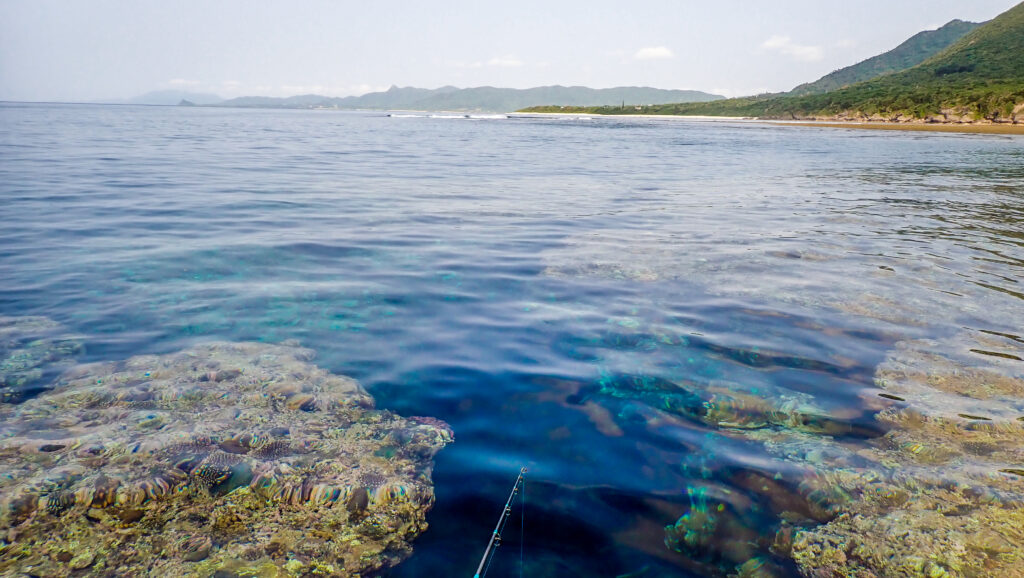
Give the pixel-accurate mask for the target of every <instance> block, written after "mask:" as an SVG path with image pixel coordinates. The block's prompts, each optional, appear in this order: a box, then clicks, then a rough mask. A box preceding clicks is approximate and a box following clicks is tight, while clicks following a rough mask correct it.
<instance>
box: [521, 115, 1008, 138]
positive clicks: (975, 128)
mask: <svg viewBox="0 0 1024 578" xmlns="http://www.w3.org/2000/svg"><path fill="white" fill-rule="evenodd" d="M508 114H509V116H510V117H513V116H515V117H545V116H554V117H585V118H656V119H667V120H689V121H710V122H744V123H751V124H768V125H774V126H803V127H818V128H848V129H865V130H895V131H918V132H946V133H966V134H1003V135H1024V124H1001V123H972V124H961V123H952V122H932V123H924V122H920V123H914V122H881V121H871V122H864V121H854V120H849V121H843V120H776V119H768V118H757V117H750V116H698V115H681V114H597V113H595V114H588V113H582V112H563V113H558V112H512V113H508Z"/></svg>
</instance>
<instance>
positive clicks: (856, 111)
mask: <svg viewBox="0 0 1024 578" xmlns="http://www.w3.org/2000/svg"><path fill="white" fill-rule="evenodd" d="M1022 103H1024V3H1021V4H1018V5H1017V6H1015V7H1013V8H1011V9H1010V10H1008V11H1006V12H1004V13H1003V14H1000V15H999V16H998V17H996V18H995V19H993V20H991V21H989V22H987V23H985V24H983V25H981V26H979V27H978V28H976V29H974V30H973V31H971V32H969V33H968V34H967V35H965V36H964V37H963V38H961V39H960V40H958V41H957V42H955V43H953V44H952V45H951V46H949V47H948V48H946V49H945V50H943V51H941V52H940V53H938V54H936V55H935V56H933V57H931V58H929V59H928V60H925V61H924V62H922V63H921V64H919V65H917V66H915V67H913V68H910V69H908V70H905V71H902V72H897V73H893V74H888V75H885V76H882V77H879V78H875V79H872V80H868V81H865V82H860V83H857V84H854V85H852V86H848V87H846V88H842V89H839V90H833V91H830V92H826V93H823V94H811V95H803V96H779V95H765V96H760V97H749V98H736V99H728V100H720V101H717V102H708V103H690V104H669V105H662V106H652V107H644V108H643V109H642V110H635V109H633V108H630V107H626V108H625V109H624V110H623V109H620V107H603V108H589V109H574V110H576V111H580V112H589V113H596V114H602V113H604V114H621V113H626V114H630V113H640V112H642V113H643V114H677V115H710V116H756V117H762V118H777V119H791V118H822V117H840V118H842V117H847V118H865V117H868V118H876V119H879V120H881V119H890V118H898V119H902V120H907V119H912V118H917V119H925V118H929V117H931V118H933V119H935V120H944V119H945V120H960V119H963V118H965V117H966V118H969V119H974V120H982V119H987V120H1004V119H1007V118H1009V117H1010V116H1011V115H1013V114H1014V109H1015V108H1016V107H1017V106H1018V105H1021V104H1022ZM555 109H556V110H560V111H562V112H565V110H562V109H558V107H555ZM530 110H533V111H551V110H552V108H551V107H547V108H545V109H530ZM1018 118H1020V119H1022V120H1024V114H1020V111H1018Z"/></svg>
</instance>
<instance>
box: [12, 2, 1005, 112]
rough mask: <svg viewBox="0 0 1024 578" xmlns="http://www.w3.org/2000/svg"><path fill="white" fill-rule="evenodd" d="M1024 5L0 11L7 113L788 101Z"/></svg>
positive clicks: (346, 5) (211, 6) (107, 6)
mask: <svg viewBox="0 0 1024 578" xmlns="http://www.w3.org/2000/svg"><path fill="white" fill-rule="evenodd" d="M1014 4H1016V2H1015V1H1014V0H971V1H970V2H964V1H963V0H860V1H858V2H855V3H852V4H851V2H849V1H843V2H839V1H833V0H774V1H772V2H761V1H757V0H744V1H742V2H741V1H739V0H711V1H707V0H701V1H695V0H646V1H643V0H633V1H628V2H627V1H623V0H617V1H615V2H611V1H608V2H606V1H604V0H561V1H553V0H545V1H543V2H536V1H533V0H517V1H515V2H504V3H500V4H499V3H495V2H485V1H481V0H476V1H461V0H458V1H451V0H448V1H445V2H423V1H387V0H372V1H365V0H364V1H358V2H356V1H348V0H292V1H289V2H283V1H270V0H267V1H259V0H246V1H238V0H208V1H193V0H176V1H170V0H161V1H150V0H89V1H86V0H80V1H78V0H0V100H96V99H106V98H117V97H131V96H135V95H138V94H141V93H143V92H147V91H150V90H158V89H167V88H179V89H186V90H191V91H198V92H213V93H216V94H219V95H221V96H224V97H232V96H240V95H243V94H244V95H270V96H285V95H291V94H300V93H309V92H313V93H318V94H326V95H332V96H344V95H349V94H362V93H365V92H368V91H373V90H382V89H386V88H387V87H388V86H389V85H392V84H397V85H401V86H420V87H427V88H434V87H438V86H442V85H445V84H453V85H456V86H460V87H466V86H480V85H491V86H506V87H515V88H527V87H531V86H540V85H548V84H564V85H572V84H580V85H587V86H592V87H609V86H620V85H646V86H655V87H659V88H693V89H698V90H705V91H710V92H716V93H719V94H725V95H728V96H738V95H742V94H752V93H757V92H763V91H778V90H788V89H790V88H792V87H793V86H795V85H797V84H799V83H801V82H805V81H810V80H814V79H816V78H818V77H820V76H822V75H823V74H826V73H828V72H830V71H832V70H834V69H836V68H841V67H843V66H846V65H849V64H852V63H854V62H857V61H859V60H863V59H865V58H868V57H870V56H874V55H875V54H878V53H880V52H884V51H885V50H888V49H890V48H893V47H895V46H896V45H897V44H899V43H900V42H902V41H903V40H906V39H907V38H908V37H910V36H911V35H913V34H915V33H917V32H919V31H921V30H925V29H932V28H936V27H938V26H940V25H942V24H944V23H945V22H947V21H949V20H952V19H954V18H960V19H962V20H973V21H982V20H988V19H990V18H993V17H995V16H996V15H998V14H999V13H1001V12H1003V11H1005V10H1007V9H1009V8H1010V7H1012V6H1013V5H1014Z"/></svg>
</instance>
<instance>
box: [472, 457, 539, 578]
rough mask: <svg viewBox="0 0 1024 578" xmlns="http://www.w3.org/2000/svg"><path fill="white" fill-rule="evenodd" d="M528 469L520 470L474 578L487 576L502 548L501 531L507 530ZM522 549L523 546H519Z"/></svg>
mask: <svg viewBox="0 0 1024 578" xmlns="http://www.w3.org/2000/svg"><path fill="white" fill-rule="evenodd" d="M525 475H526V468H522V469H520V470H519V477H518V478H516V483H515V485H514V486H512V493H511V494H509V495H508V501H507V502H505V509H504V510H502V511H501V517H500V518H498V525H497V526H495V527H494V533H493V534H491V540H490V542H488V543H487V549H486V550H484V557H483V558H481V559H480V565H479V566H477V569H476V574H474V575H473V578H483V577H484V575H486V574H487V569H488V568H490V566H491V559H492V557H493V556H494V549H495V548H497V547H498V546H501V531H502V530H503V529H504V528H505V522H508V517H509V516H511V515H512V500H514V499H515V498H516V494H518V493H519V488H520V487H521V486H522V485H523V484H524V483H525V481H526V478H525V477H524V476H525ZM524 507H525V505H524ZM519 546H520V548H521V547H522V544H520V545H519Z"/></svg>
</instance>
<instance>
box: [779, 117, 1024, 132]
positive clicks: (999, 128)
mask: <svg viewBox="0 0 1024 578" xmlns="http://www.w3.org/2000/svg"><path fill="white" fill-rule="evenodd" d="M761 122H765V123H768V124H773V125H775V126H805V127H819V128H850V129H865V130H900V131H919V132H952V133H969V134H1009V135H1024V124H954V123H927V124H925V123H909V122H906V123H903V122H855V121H818V120H799V121H779V120H763V121H761Z"/></svg>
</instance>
